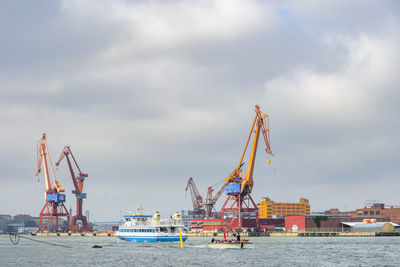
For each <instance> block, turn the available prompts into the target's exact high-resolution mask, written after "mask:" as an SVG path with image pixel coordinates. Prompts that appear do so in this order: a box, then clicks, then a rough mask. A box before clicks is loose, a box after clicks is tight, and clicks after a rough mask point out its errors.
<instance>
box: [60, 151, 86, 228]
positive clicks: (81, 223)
mask: <svg viewBox="0 0 400 267" xmlns="http://www.w3.org/2000/svg"><path fill="white" fill-rule="evenodd" d="M70 156H71V158H72V160H73V162H74V165H75V167H76V169H77V170H78V175H77V176H76V175H75V172H74V168H73V166H72V162H71V159H70ZM64 158H65V159H66V160H67V163H68V168H69V171H70V173H71V177H72V182H73V184H74V187H75V190H72V194H74V195H75V197H76V215H75V216H73V217H72V221H71V225H70V229H71V230H72V231H85V232H86V231H92V228H91V227H90V226H89V224H88V221H87V218H86V216H84V215H83V214H82V211H83V210H82V204H83V199H84V198H86V193H83V183H84V181H85V179H86V178H87V177H88V174H86V173H83V172H82V171H81V169H80V168H79V165H78V163H77V162H76V159H75V157H74V155H73V154H72V151H71V148H70V147H69V146H65V147H64V149H63V151H62V152H61V155H60V158H59V159H58V161H57V162H56V166H59V165H60V162H61V161H62V160H63V159H64Z"/></svg>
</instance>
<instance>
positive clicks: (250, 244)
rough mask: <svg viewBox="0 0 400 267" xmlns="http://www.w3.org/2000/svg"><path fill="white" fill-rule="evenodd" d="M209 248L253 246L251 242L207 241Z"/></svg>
mask: <svg viewBox="0 0 400 267" xmlns="http://www.w3.org/2000/svg"><path fill="white" fill-rule="evenodd" d="M208 247H209V248H219V249H227V248H236V249H241V248H254V244H253V243H208Z"/></svg>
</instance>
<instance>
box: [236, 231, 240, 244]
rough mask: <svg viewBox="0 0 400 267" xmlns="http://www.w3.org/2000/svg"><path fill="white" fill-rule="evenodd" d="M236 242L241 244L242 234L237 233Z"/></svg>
mask: <svg viewBox="0 0 400 267" xmlns="http://www.w3.org/2000/svg"><path fill="white" fill-rule="evenodd" d="M236 241H237V242H238V243H239V242H240V234H239V233H237V235H236Z"/></svg>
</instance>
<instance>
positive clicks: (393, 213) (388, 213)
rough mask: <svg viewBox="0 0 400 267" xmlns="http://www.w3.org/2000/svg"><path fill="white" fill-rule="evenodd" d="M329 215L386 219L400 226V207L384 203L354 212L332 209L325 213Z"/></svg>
mask: <svg viewBox="0 0 400 267" xmlns="http://www.w3.org/2000/svg"><path fill="white" fill-rule="evenodd" d="M325 214H327V215H338V216H340V215H342V216H343V215H344V216H352V217H366V218H367V217H368V218H369V217H374V218H375V217H385V218H389V220H390V221H391V222H394V223H397V224H400V206H395V205H389V206H386V205H385V204H384V203H374V204H372V205H371V206H364V207H363V208H360V209H356V210H354V211H346V212H341V211H339V210H338V209H330V210H327V211H325Z"/></svg>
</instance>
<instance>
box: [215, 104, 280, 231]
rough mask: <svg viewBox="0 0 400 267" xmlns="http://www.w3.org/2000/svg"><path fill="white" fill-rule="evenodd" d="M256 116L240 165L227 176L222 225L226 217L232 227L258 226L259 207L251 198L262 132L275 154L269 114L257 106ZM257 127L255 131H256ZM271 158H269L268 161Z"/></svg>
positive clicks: (267, 145) (267, 147) (268, 150)
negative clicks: (246, 160)
mask: <svg viewBox="0 0 400 267" xmlns="http://www.w3.org/2000/svg"><path fill="white" fill-rule="evenodd" d="M255 112H256V115H255V118H254V121H253V125H252V126H251V128H250V134H249V137H248V138H247V142H246V145H245V148H244V150H243V154H242V157H241V158H240V161H239V164H238V167H237V168H236V169H235V170H234V171H233V172H232V173H231V175H230V176H229V177H228V178H226V186H225V194H226V195H228V197H227V199H226V201H225V203H224V205H223V206H222V209H221V225H222V226H223V225H224V217H225V215H226V214H227V215H228V216H226V217H227V218H225V219H226V220H227V221H228V225H229V226H230V228H249V227H258V226H259V223H258V208H257V205H256V204H255V202H254V200H253V199H252V198H251V195H250V194H251V191H252V189H253V185H254V180H253V171H254V164H255V159H256V153H257V145H258V139H259V136H260V132H262V135H263V137H264V141H265V144H266V152H267V154H269V155H271V156H273V155H274V154H273V153H272V152H271V148H270V137H269V120H268V119H269V117H268V115H267V114H265V113H263V112H262V111H261V110H260V107H259V106H257V105H256V106H255ZM254 128H255V131H254ZM253 133H254V140H253V147H252V149H251V153H250V159H249V163H248V166H247V171H246V173H245V174H244V177H243V175H242V166H243V158H244V155H245V153H246V150H247V147H248V145H249V142H250V138H251V136H252V134H253ZM269 162H270V160H268V163H269ZM254 217H255V219H256V225H244V224H243V219H244V218H248V219H254Z"/></svg>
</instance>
